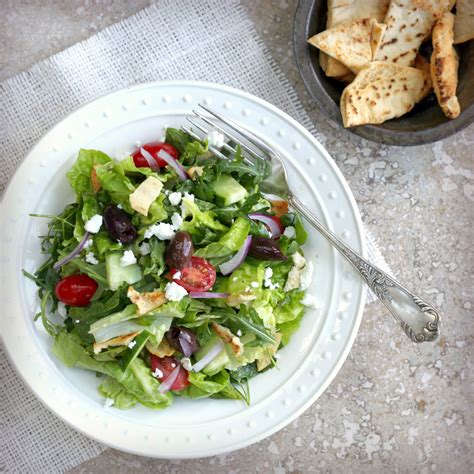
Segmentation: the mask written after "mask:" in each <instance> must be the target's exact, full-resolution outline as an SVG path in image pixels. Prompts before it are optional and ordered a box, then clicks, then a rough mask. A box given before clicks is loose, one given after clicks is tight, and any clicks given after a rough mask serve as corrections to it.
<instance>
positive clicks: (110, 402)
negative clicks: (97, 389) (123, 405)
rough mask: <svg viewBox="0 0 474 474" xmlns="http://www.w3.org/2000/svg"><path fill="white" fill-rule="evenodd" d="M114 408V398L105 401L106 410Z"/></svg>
mask: <svg viewBox="0 0 474 474" xmlns="http://www.w3.org/2000/svg"><path fill="white" fill-rule="evenodd" d="M113 406H114V400H113V398H106V399H105V400H104V407H105V408H110V407H113Z"/></svg>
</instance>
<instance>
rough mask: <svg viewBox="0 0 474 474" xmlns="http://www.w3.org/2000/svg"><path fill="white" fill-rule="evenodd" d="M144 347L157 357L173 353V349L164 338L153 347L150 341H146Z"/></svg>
mask: <svg viewBox="0 0 474 474" xmlns="http://www.w3.org/2000/svg"><path fill="white" fill-rule="evenodd" d="M146 348H147V349H148V351H149V352H151V353H152V354H154V355H156V356H157V357H168V356H172V355H173V354H174V353H175V350H174V349H173V348H172V347H171V346H170V344H169V342H168V341H167V340H166V339H162V340H161V342H160V343H159V344H158V346H157V347H154V346H153V345H152V344H151V343H150V342H147V343H146Z"/></svg>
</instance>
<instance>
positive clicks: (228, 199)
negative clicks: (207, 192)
mask: <svg viewBox="0 0 474 474" xmlns="http://www.w3.org/2000/svg"><path fill="white" fill-rule="evenodd" d="M214 192H215V193H216V194H217V196H219V197H221V198H223V199H224V205H225V206H229V205H230V204H234V202H237V201H241V200H242V199H244V198H245V197H246V196H247V190H246V189H245V188H244V187H243V186H242V185H241V184H239V183H238V182H237V181H236V180H235V179H234V178H233V177H232V176H230V175H228V174H221V175H220V176H219V178H218V179H217V181H216V183H215V184H214Z"/></svg>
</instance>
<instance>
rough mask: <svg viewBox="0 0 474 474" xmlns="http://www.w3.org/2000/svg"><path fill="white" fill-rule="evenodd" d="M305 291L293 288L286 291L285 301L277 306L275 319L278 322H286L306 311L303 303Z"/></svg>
mask: <svg viewBox="0 0 474 474" xmlns="http://www.w3.org/2000/svg"><path fill="white" fill-rule="evenodd" d="M303 296H304V291H298V290H293V291H290V292H288V293H285V297H284V299H283V301H282V302H281V303H280V304H279V305H277V306H276V308H275V320H276V322H277V324H282V323H286V322H288V321H293V320H294V319H297V318H298V317H299V316H300V315H301V314H303V313H304V309H305V307H304V305H303V304H302V303H301V300H302V299H303Z"/></svg>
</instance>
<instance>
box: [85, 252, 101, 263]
mask: <svg viewBox="0 0 474 474" xmlns="http://www.w3.org/2000/svg"><path fill="white" fill-rule="evenodd" d="M85 260H86V262H87V263H90V264H91V265H97V264H98V263H99V260H97V259H96V258H95V255H94V252H87V253H86V258H85Z"/></svg>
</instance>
